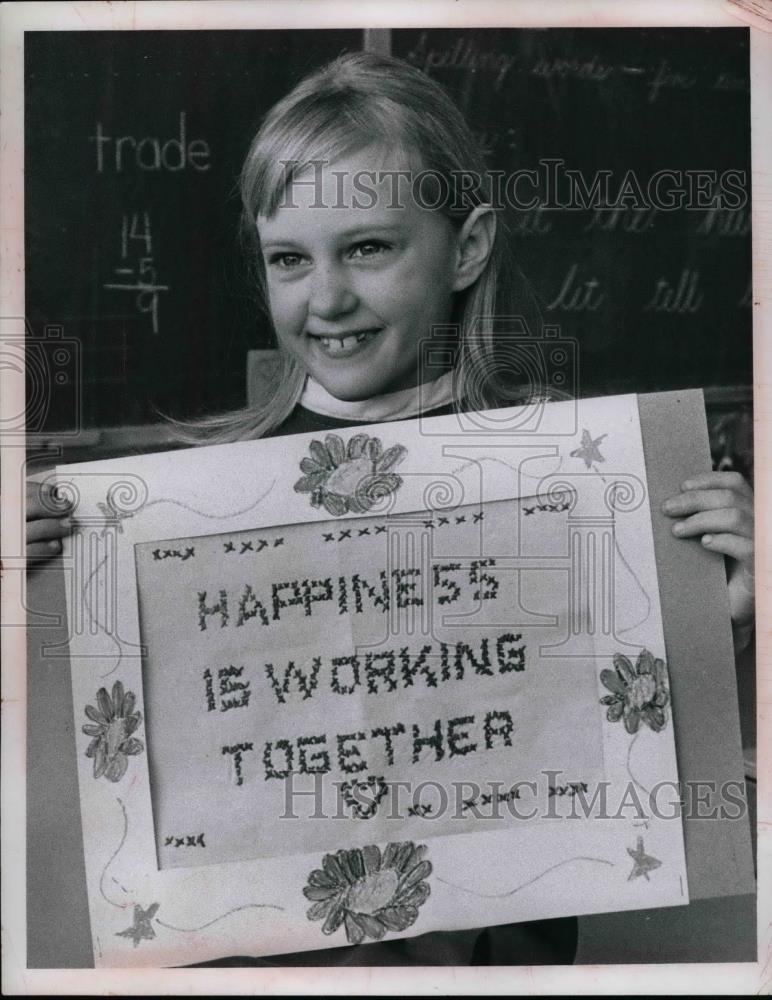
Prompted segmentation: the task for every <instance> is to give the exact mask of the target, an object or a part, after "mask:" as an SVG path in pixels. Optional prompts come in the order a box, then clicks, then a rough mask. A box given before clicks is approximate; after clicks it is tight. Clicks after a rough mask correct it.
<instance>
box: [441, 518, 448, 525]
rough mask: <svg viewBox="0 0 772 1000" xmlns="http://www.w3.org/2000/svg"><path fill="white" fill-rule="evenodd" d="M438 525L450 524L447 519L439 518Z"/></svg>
mask: <svg viewBox="0 0 772 1000" xmlns="http://www.w3.org/2000/svg"><path fill="white" fill-rule="evenodd" d="M440 524H450V519H449V518H447V517H441V518H440Z"/></svg>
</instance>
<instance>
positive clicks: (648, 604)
mask: <svg viewBox="0 0 772 1000" xmlns="http://www.w3.org/2000/svg"><path fill="white" fill-rule="evenodd" d="M614 548H615V549H616V552H617V555H618V556H619V558H620V559H621V560H622V563H623V564H624V566H625V568H626V569H627V572H628V573H629V574H630V576H631V577H632V578H633V580H635V582H636V583H637V584H638V589H639V590H640V592H641V593H642V594H643V596H644V598H645V599H646V614H645V615H644V616H643V618H641V620H640V621H639V622H635V624H633V625H628V626H627V628H620V629H615V632H616V634H617V635H624V634H625V632H632V630H633V629H636V628H639V626H641V625H643V623H644V622H646V621H648V620H649V615H650V614H651V598H650V597H649V595H648V594H647V593H646V590H645V589H644V586H643V584H642V583H641V581H640V580H639V579H638V577H637V575H636V573H635V570H634V569H633V567H632V566H631V565H630V563H629V562H628V561H627V560H626V559H625V557H624V556H623V555H622V550H621V549H620V547H619V540H618V539H617V536H616V532H614Z"/></svg>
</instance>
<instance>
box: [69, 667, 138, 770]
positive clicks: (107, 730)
mask: <svg viewBox="0 0 772 1000" xmlns="http://www.w3.org/2000/svg"><path fill="white" fill-rule="evenodd" d="M135 700H136V699H135V697H134V694H133V692H131V691H126V692H125V694H124V691H123V684H121V682H120V681H116V682H115V684H113V692H112V697H111V696H110V695H109V694H108V693H107V689H106V688H100V689H99V690H98V691H97V696H96V702H97V707H96V708H95V707H94V706H93V705H86V708H85V712H86V715H87V716H88V717H89V719H91V721H92V722H93V723H94V725H86V726H83V732H84V733H85V734H86V736H91V737H92V740H91V742H90V743H89V745H88V749H87V750H86V756H87V757H93V758H94V777H95V778H101V777H102V775H104V777H105V778H107V780H108V781H120V780H121V778H122V777H123V776H124V774H125V773H126V768H127V767H128V766H129V761H128V758H129V757H134V756H136V755H137V754H139V753H142V751H143V750H144V749H145V746H144V744H143V743H142V741H141V740H138V739H136V738H135V737H134V736H132V735H131V734H132V733H133V732H134V730H135V729H136V728H137V726H138V725H139V724H140V722H141V720H142V715H141V713H140V712H135V711H134V703H135Z"/></svg>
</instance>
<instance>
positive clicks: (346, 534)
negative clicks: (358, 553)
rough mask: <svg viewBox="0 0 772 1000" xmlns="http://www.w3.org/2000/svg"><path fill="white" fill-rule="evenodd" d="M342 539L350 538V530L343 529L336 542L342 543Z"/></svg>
mask: <svg viewBox="0 0 772 1000" xmlns="http://www.w3.org/2000/svg"><path fill="white" fill-rule="evenodd" d="M344 538H351V528H345V529H344V530H343V531H341V532H340V534H339V535H338V541H339V542H342V541H343V539H344Z"/></svg>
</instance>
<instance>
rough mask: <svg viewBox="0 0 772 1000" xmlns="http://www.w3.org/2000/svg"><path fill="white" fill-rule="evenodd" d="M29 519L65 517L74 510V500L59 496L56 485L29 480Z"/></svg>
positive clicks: (27, 509) (27, 508)
mask: <svg viewBox="0 0 772 1000" xmlns="http://www.w3.org/2000/svg"><path fill="white" fill-rule="evenodd" d="M26 485H27V491H26V494H27V495H26V500H27V507H26V511H27V520H28V521H34V520H37V519H38V518H46V519H49V518H57V517H65V516H66V515H67V514H68V513H69V512H70V511H71V510H72V501H71V500H70V499H69V498H67V497H61V498H60V497H59V496H58V494H57V493H56V487H55V486H51V485H50V484H49V483H35V482H32V481H31V480H27V484H26Z"/></svg>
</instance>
